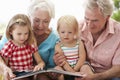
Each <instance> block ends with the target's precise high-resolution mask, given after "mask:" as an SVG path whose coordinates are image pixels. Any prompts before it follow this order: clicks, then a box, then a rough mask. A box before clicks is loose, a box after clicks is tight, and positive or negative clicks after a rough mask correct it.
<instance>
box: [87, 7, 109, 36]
mask: <svg viewBox="0 0 120 80" xmlns="http://www.w3.org/2000/svg"><path fill="white" fill-rule="evenodd" d="M107 20H108V17H104V16H103V15H102V13H101V12H100V10H99V8H95V9H94V10H90V9H86V10H85V21H86V25H87V26H88V29H89V30H90V32H91V33H92V34H99V33H101V32H102V30H103V29H104V28H105V24H106V21H107Z"/></svg>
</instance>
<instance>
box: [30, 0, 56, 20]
mask: <svg viewBox="0 0 120 80" xmlns="http://www.w3.org/2000/svg"><path fill="white" fill-rule="evenodd" d="M36 9H43V10H47V11H48V13H49V16H50V17H51V18H54V17H55V10H54V4H53V3H52V2H51V1H50V0H32V1H31V4H30V6H29V8H28V14H29V15H30V16H32V14H33V13H34V11H35V10H36Z"/></svg>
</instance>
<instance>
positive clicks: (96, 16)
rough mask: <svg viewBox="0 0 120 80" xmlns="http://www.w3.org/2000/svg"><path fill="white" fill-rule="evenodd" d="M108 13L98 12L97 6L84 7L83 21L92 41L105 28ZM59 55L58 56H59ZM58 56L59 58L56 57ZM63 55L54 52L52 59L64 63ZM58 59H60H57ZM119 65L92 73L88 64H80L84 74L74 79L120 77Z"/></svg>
mask: <svg viewBox="0 0 120 80" xmlns="http://www.w3.org/2000/svg"><path fill="white" fill-rule="evenodd" d="M109 17H110V16H109V15H108V16H106V17H104V16H103V15H102V13H101V12H100V9H99V8H95V9H94V10H92V11H91V10H90V9H86V10H85V17H84V18H85V22H86V25H87V26H88V27H87V28H88V29H89V30H90V32H91V33H92V37H93V42H94V44H95V42H96V41H97V39H98V37H99V36H100V35H101V33H102V32H103V31H104V30H105V28H106V26H105V24H106V22H107V20H108V19H109ZM59 56H60V57H59ZM58 57H59V58H58ZM63 58H64V57H63V55H62V56H61V55H59V54H57V53H56V54H55V56H54V61H55V62H56V64H59V65H61V66H62V65H64V62H63V61H64V59H63ZM59 59H60V61H59ZM119 68H120V65H113V66H112V67H111V68H110V69H108V70H106V71H105V72H101V73H93V72H92V70H91V68H90V67H89V66H88V65H84V66H82V68H81V70H80V74H86V76H85V77H83V78H76V80H104V79H108V78H112V77H120V69H119Z"/></svg>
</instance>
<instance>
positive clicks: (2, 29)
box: [0, 23, 6, 35]
mask: <svg viewBox="0 0 120 80" xmlns="http://www.w3.org/2000/svg"><path fill="white" fill-rule="evenodd" d="M5 28H6V24H4V23H1V24H0V35H3V33H4V32H5Z"/></svg>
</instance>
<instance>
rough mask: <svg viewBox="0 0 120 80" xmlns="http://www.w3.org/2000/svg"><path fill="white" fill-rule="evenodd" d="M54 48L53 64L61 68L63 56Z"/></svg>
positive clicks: (63, 62) (63, 60) (64, 59)
mask: <svg viewBox="0 0 120 80" xmlns="http://www.w3.org/2000/svg"><path fill="white" fill-rule="evenodd" d="M56 46H57V45H56ZM56 46H55V54H54V56H53V59H54V62H55V64H56V65H58V66H63V65H64V64H65V61H66V58H65V56H64V54H63V52H62V51H61V52H58V51H57V47H56ZM59 53H62V54H59Z"/></svg>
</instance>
